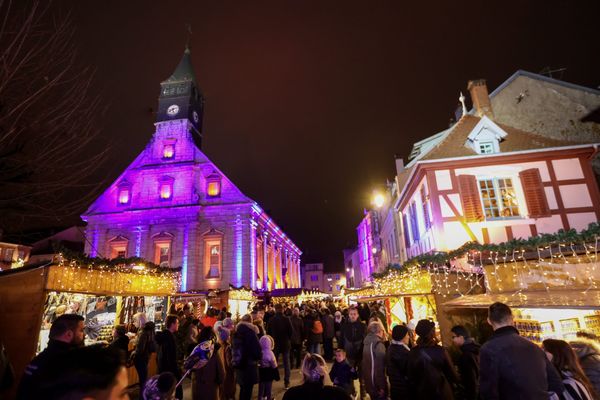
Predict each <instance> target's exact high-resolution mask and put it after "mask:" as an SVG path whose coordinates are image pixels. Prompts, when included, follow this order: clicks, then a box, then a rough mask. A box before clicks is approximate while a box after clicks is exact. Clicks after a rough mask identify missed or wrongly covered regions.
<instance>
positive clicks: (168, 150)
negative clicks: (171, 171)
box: [162, 144, 175, 160]
mask: <svg viewBox="0 0 600 400" xmlns="http://www.w3.org/2000/svg"><path fill="white" fill-rule="evenodd" d="M174 155H175V145H173V144H165V145H164V147H163V153H162V158H163V159H167V160H168V159H171V158H173V156H174Z"/></svg>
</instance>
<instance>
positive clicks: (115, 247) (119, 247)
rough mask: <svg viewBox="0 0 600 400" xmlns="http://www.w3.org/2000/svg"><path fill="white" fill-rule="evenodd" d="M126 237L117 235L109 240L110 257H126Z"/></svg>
mask: <svg viewBox="0 0 600 400" xmlns="http://www.w3.org/2000/svg"><path fill="white" fill-rule="evenodd" d="M127 244H128V240H127V238H125V237H123V236H117V237H116V238H113V239H112V240H111V241H110V242H109V250H110V251H109V254H110V258H125V257H127Z"/></svg>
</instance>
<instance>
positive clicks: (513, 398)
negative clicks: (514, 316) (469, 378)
mask: <svg viewBox="0 0 600 400" xmlns="http://www.w3.org/2000/svg"><path fill="white" fill-rule="evenodd" d="M479 365H480V370H479V394H480V397H481V398H483V399H510V400H521V399H522V400H538V399H539V400H542V399H543V400H548V392H549V391H552V392H554V393H562V392H564V385H563V384H562V382H561V379H560V376H559V375H558V372H557V371H556V369H555V368H554V366H552V365H551V364H550V362H549V361H548V359H547V358H546V355H545V354H544V352H543V351H542V349H540V348H539V347H538V346H536V345H535V344H533V343H532V342H530V341H529V340H527V339H525V338H523V337H521V336H519V331H517V329H516V328H514V327H512V326H505V327H502V328H499V329H497V330H496V331H494V334H493V335H492V337H491V338H490V339H489V340H488V341H487V342H486V343H484V344H483V346H481V350H480V352H479Z"/></svg>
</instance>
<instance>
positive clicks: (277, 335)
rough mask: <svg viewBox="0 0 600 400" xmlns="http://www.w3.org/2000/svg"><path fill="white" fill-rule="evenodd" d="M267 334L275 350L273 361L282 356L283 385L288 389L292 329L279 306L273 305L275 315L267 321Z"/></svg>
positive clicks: (281, 307)
mask: <svg viewBox="0 0 600 400" xmlns="http://www.w3.org/2000/svg"><path fill="white" fill-rule="evenodd" d="M267 333H268V334H269V335H271V336H272V337H273V340H274V341H275V348H274V349H273V353H275V359H279V354H282V356H283V369H284V378H283V383H284V385H285V388H286V389H287V388H289V387H290V349H291V339H292V334H293V329H292V323H291V321H290V319H289V318H288V317H286V316H285V315H283V306H282V305H281V304H276V305H275V315H274V316H273V317H271V319H270V320H269V324H268V325H267Z"/></svg>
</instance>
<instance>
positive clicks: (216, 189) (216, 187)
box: [206, 181, 221, 197]
mask: <svg viewBox="0 0 600 400" xmlns="http://www.w3.org/2000/svg"><path fill="white" fill-rule="evenodd" d="M206 193H207V194H208V195H209V196H211V197H216V196H218V195H220V194H221V182H218V181H213V182H208V187H207V188H206Z"/></svg>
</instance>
